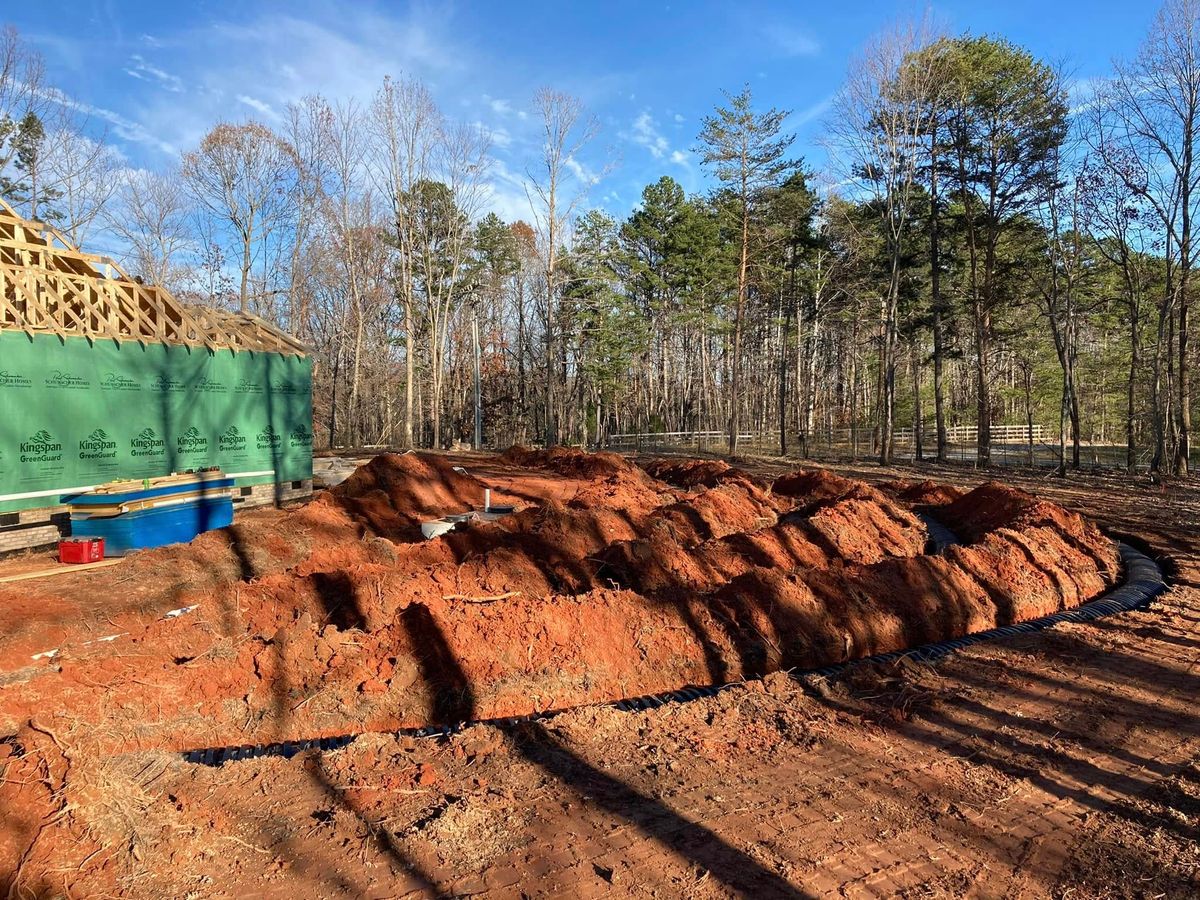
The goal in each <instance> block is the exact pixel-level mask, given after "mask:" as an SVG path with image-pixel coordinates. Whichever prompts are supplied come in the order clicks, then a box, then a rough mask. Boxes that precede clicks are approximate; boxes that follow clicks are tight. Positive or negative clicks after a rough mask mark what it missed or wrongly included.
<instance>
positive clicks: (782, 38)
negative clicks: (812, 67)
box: [762, 22, 821, 56]
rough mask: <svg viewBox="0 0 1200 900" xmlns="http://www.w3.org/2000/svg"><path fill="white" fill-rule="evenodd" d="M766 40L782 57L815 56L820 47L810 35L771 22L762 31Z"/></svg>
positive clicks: (806, 30)
mask: <svg viewBox="0 0 1200 900" xmlns="http://www.w3.org/2000/svg"><path fill="white" fill-rule="evenodd" d="M762 32H763V34H764V35H765V36H766V38H767V39H768V40H769V41H770V42H771V43H772V44H773V45H774V46H775V49H776V50H778V51H779V52H780V53H782V54H783V55H784V56H816V55H817V54H818V53H820V52H821V45H820V43H818V42H817V39H816V38H815V37H813V36H812V33H811V32H810V31H809V30H808V29H806V28H802V27H798V26H796V25H791V24H789V23H786V22H772V23H770V24H768V25H765V26H764V27H763V29H762Z"/></svg>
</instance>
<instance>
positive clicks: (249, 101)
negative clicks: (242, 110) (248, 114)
mask: <svg viewBox="0 0 1200 900" xmlns="http://www.w3.org/2000/svg"><path fill="white" fill-rule="evenodd" d="M237 101H238V103H242V104H245V105H246V106H248V107H250V108H251V109H253V110H257V111H258V112H260V113H262V114H263V115H264V116H267V117H268V118H271V119H277V118H279V114H278V113H277V112H275V110H273V109H272V108H271V104H269V103H266V102H265V101H263V100H259V99H258V98H257V97H251V96H250V95H249V94H238V95H237Z"/></svg>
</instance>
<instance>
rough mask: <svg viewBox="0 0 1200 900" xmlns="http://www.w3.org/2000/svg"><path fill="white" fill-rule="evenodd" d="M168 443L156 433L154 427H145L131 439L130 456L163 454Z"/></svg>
mask: <svg viewBox="0 0 1200 900" xmlns="http://www.w3.org/2000/svg"><path fill="white" fill-rule="evenodd" d="M166 449H167V444H166V441H164V440H163V439H162V438H160V437H159V436H158V435H157V434H155V433H154V429H153V428H143V429H142V430H141V432H139V433H138V435H137V436H136V437H133V438H130V439H129V455H130V456H161V455H162V454H163V453H164V452H166Z"/></svg>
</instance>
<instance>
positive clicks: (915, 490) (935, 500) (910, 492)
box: [879, 480, 963, 507]
mask: <svg viewBox="0 0 1200 900" xmlns="http://www.w3.org/2000/svg"><path fill="white" fill-rule="evenodd" d="M879 489H880V490H881V491H883V492H884V493H885V494H887V495H888V496H889V497H894V498H895V499H897V500H902V501H903V502H905V503H909V504H911V505H913V506H920V507H936V506H945V505H946V504H947V503H953V502H954V501H955V500H957V499H958V498H959V497H961V496H962V495H963V492H962V491H961V490H959V489H958V488H956V487H954V486H953V485H950V484H938V483H937V482H936V481H916V482H913V481H900V480H896V481H885V482H884V483H883V484H881V485H880V486H879Z"/></svg>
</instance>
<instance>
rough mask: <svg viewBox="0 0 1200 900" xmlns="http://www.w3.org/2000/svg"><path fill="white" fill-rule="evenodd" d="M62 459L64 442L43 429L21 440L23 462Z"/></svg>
mask: <svg viewBox="0 0 1200 900" xmlns="http://www.w3.org/2000/svg"><path fill="white" fill-rule="evenodd" d="M60 459H62V444H61V443H60V442H59V441H56V440H54V438H53V437H51V436H50V432H48V431H45V430H42V431H39V432H38V433H37V434H35V435H33V436H32V437H30V438H29V440H27V441H21V462H23V463H27V462H54V461H56V460H60Z"/></svg>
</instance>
